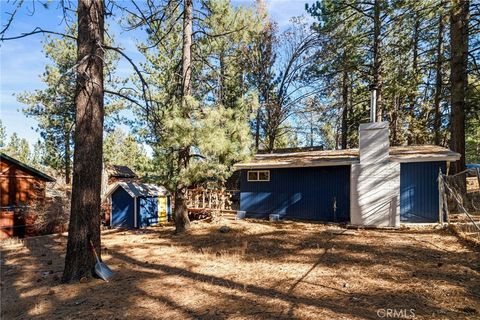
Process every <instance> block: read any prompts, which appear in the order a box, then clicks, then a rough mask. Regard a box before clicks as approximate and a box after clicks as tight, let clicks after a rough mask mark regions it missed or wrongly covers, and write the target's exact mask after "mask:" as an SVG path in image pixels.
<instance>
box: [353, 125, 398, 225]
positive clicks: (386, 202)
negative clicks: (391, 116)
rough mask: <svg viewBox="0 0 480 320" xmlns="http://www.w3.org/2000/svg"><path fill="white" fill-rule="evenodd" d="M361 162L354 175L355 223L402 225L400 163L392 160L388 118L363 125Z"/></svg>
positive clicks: (361, 131) (355, 166)
mask: <svg viewBox="0 0 480 320" xmlns="http://www.w3.org/2000/svg"><path fill="white" fill-rule="evenodd" d="M359 136H360V141H359V145H360V162H359V163H358V164H352V171H351V175H350V179H351V183H350V188H351V189H350V216H351V223H352V224H354V225H363V226H378V227H387V226H388V227H398V226H399V225H400V209H399V208H400V202H399V201H400V164H399V163H397V162H392V161H390V160H389V158H388V156H389V147H390V143H389V129H388V122H372V123H364V124H361V125H360V129H359Z"/></svg>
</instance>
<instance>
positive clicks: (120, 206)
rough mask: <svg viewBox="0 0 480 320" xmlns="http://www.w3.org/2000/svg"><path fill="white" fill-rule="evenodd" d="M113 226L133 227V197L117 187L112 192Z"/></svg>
mask: <svg viewBox="0 0 480 320" xmlns="http://www.w3.org/2000/svg"><path fill="white" fill-rule="evenodd" d="M111 225H112V226H113V227H121V228H129V229H130V228H133V227H134V220H133V198H132V197H130V195H129V194H128V193H127V191H125V190H123V188H118V189H117V190H115V191H114V192H113V194H112V223H111Z"/></svg>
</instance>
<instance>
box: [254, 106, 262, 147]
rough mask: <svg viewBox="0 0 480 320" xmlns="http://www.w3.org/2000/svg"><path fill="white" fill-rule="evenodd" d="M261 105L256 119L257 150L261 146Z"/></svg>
mask: <svg viewBox="0 0 480 320" xmlns="http://www.w3.org/2000/svg"><path fill="white" fill-rule="evenodd" d="M260 112H261V110H260V107H259V108H258V110H257V117H256V119H255V151H258V148H259V147H260Z"/></svg>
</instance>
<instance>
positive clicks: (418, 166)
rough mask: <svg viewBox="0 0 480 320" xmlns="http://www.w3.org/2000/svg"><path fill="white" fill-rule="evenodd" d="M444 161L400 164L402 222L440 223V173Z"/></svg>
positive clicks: (444, 165)
mask: <svg viewBox="0 0 480 320" xmlns="http://www.w3.org/2000/svg"><path fill="white" fill-rule="evenodd" d="M440 169H441V170H442V172H445V171H446V163H445V162H444V161H435V162H412V163H402V164H400V221H402V222H420V223H421V222H423V223H427V222H438V210H439V208H438V181H437V178H438V172H439V170H440Z"/></svg>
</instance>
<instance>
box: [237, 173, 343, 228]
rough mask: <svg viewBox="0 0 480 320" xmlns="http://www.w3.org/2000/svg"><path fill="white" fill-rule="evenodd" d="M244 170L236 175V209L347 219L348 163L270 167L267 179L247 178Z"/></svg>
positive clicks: (251, 213)
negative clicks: (237, 179)
mask: <svg viewBox="0 0 480 320" xmlns="http://www.w3.org/2000/svg"><path fill="white" fill-rule="evenodd" d="M247 171H248V170H242V174H241V178H240V191H241V193H240V210H242V211H246V212H247V217H258V218H260V217H267V216H268V214H271V213H277V214H280V215H281V216H282V218H295V219H302V220H317V221H327V222H348V221H350V166H332V167H316V168H285V169H270V181H268V182H249V181H247ZM335 207H336V209H335Z"/></svg>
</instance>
